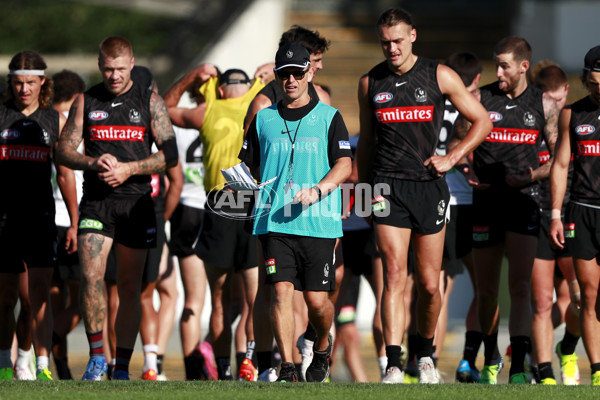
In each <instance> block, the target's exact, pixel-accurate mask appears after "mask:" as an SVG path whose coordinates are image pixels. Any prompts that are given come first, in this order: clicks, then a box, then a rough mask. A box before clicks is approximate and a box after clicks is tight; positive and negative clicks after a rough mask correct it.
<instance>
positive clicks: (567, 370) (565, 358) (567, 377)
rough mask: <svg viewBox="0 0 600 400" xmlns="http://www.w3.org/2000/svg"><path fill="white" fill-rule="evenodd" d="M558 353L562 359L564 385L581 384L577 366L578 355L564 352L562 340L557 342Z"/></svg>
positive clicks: (559, 358)
mask: <svg viewBox="0 0 600 400" xmlns="http://www.w3.org/2000/svg"><path fill="white" fill-rule="evenodd" d="M556 355H557V356H558V360H559V361H560V376H561V378H562V383H563V385H579V367H578V366H577V359H578V357H577V355H576V354H575V353H573V354H563V353H562V351H561V342H558V343H557V344H556Z"/></svg>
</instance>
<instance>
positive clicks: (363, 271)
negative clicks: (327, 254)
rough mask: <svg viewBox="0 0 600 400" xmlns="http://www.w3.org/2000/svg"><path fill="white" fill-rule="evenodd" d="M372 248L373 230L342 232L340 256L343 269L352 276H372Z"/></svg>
mask: <svg viewBox="0 0 600 400" xmlns="http://www.w3.org/2000/svg"><path fill="white" fill-rule="evenodd" d="M370 247H374V243H373V230H372V229H362V230H358V231H344V236H343V237H342V255H343V257H344V269H345V270H347V271H351V272H352V274H354V275H367V276H368V275H372V274H373V265H372V256H371V254H373V250H374V249H371V248H370Z"/></svg>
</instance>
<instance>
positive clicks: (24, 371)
mask: <svg viewBox="0 0 600 400" xmlns="http://www.w3.org/2000/svg"><path fill="white" fill-rule="evenodd" d="M15 378H16V379H17V380H18V381H35V375H33V374H32V373H31V371H30V370H29V368H27V367H25V368H23V367H20V366H18V365H16V366H15Z"/></svg>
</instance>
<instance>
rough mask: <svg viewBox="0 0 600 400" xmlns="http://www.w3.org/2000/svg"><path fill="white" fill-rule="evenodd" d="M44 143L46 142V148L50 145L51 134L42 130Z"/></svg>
mask: <svg viewBox="0 0 600 400" xmlns="http://www.w3.org/2000/svg"><path fill="white" fill-rule="evenodd" d="M42 142H44V144H45V145H46V146H49V145H50V134H49V133H48V131H47V130H45V129H42Z"/></svg>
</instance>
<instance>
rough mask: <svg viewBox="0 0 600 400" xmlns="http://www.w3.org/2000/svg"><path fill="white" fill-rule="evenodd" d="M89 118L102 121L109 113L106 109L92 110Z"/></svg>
mask: <svg viewBox="0 0 600 400" xmlns="http://www.w3.org/2000/svg"><path fill="white" fill-rule="evenodd" d="M88 118H89V119H91V120H94V121H102V120H105V119H106V118H108V113H107V112H106V111H102V110H99V111H92V112H90V113H89V114H88Z"/></svg>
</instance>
